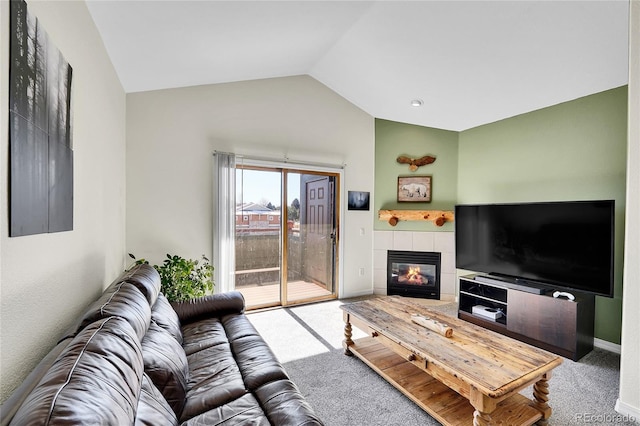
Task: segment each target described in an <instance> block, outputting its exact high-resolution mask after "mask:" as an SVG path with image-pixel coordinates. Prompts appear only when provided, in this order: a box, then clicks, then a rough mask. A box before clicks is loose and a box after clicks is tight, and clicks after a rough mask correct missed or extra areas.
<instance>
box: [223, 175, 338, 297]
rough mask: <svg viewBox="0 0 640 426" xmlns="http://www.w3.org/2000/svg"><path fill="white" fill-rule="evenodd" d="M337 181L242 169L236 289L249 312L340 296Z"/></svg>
mask: <svg viewBox="0 0 640 426" xmlns="http://www.w3.org/2000/svg"><path fill="white" fill-rule="evenodd" d="M338 179H339V175H337V174H334V173H325V172H309V171H302V170H293V169H282V168H258V167H247V166H240V167H238V168H237V172H236V202H237V206H236V234H235V240H236V243H235V257H236V277H235V278H236V279H235V283H236V284H235V286H236V290H238V291H240V292H242V293H243V295H244V297H245V300H246V303H247V307H248V308H249V309H252V308H261V307H268V306H277V305H283V306H286V305H289V304H296V303H302V302H309V301H316V300H324V299H330V298H335V297H336V296H337V292H336V270H337V262H338V251H337V247H338V246H337V238H336V235H337V233H336V230H337V227H338V219H339V218H338V214H337V212H338V208H337V207H338V206H337V203H336V200H337V199H339V198H338V196H337V195H338V194H337V188H338V187H339V185H338Z"/></svg>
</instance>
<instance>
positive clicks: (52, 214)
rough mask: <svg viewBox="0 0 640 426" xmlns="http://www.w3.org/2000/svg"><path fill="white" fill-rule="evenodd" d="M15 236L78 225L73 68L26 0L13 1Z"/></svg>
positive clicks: (11, 82)
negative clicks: (72, 108)
mask: <svg viewBox="0 0 640 426" xmlns="http://www.w3.org/2000/svg"><path fill="white" fill-rule="evenodd" d="M10 3H11V47H10V66H9V127H10V130H9V146H10V152H9V154H10V155H9V161H10V164H9V166H10V176H9V180H10V184H9V198H10V200H9V201H10V212H9V221H10V230H9V235H10V236H12V237H16V236H22V235H32V234H40V233H46V232H61V231H69V230H72V229H73V149H72V141H71V76H72V68H71V66H70V65H69V64H68V63H67V61H66V60H65V58H64V57H63V56H62V54H61V53H60V51H59V50H58V49H57V48H56V47H55V46H54V45H53V43H52V42H51V40H50V39H49V37H48V35H47V33H46V31H45V30H44V29H43V28H42V26H41V25H40V23H39V22H38V19H37V18H36V17H34V16H33V15H31V14H30V13H29V12H28V10H27V4H26V3H25V2H24V1H11V2H10Z"/></svg>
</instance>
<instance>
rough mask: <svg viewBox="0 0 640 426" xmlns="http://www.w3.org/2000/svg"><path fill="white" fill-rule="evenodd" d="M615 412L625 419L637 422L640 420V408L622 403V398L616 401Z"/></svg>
mask: <svg viewBox="0 0 640 426" xmlns="http://www.w3.org/2000/svg"><path fill="white" fill-rule="evenodd" d="M615 410H616V411H617V412H618V413H620V414H622V415H623V416H624V417H628V418H629V420H632V421H636V422H637V421H639V420H640V408H638V407H633V406H631V405H629V404H627V403H624V402H622V401H620V398H618V399H617V400H616V407H615Z"/></svg>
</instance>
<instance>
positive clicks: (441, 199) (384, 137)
mask: <svg viewBox="0 0 640 426" xmlns="http://www.w3.org/2000/svg"><path fill="white" fill-rule="evenodd" d="M375 130H376V152H375V167H376V169H375V193H374V197H373V199H374V202H373V210H374V214H375V216H376V219H375V221H374V229H376V230H383V231H390V230H394V231H450V232H451V231H453V229H454V224H453V223H452V222H449V223H445V224H444V225H443V226H441V227H438V226H435V225H434V224H433V222H431V221H419V222H417V221H400V222H398V224H397V225H396V226H391V225H389V224H388V223H387V222H385V221H382V220H378V219H377V217H378V210H381V209H384V210H390V209H402V210H453V207H454V206H455V204H456V191H457V187H458V132H451V131H448V130H439V129H433V128H429V127H423V126H415V125H411V124H405V123H398V122H395V121H388V120H380V119H376V124H375ZM400 155H406V156H408V157H411V158H419V157H422V156H424V155H431V156H433V157H436V161H435V162H433V163H431V164H427V165H426V166H422V167H420V168H418V170H416V171H415V172H411V171H410V170H409V165H408V164H399V163H398V162H397V161H396V159H397V158H398V157H399V156H400ZM425 175H430V176H431V177H432V182H431V183H432V188H431V190H432V192H431V202H429V203H398V202H397V187H398V177H399V176H425Z"/></svg>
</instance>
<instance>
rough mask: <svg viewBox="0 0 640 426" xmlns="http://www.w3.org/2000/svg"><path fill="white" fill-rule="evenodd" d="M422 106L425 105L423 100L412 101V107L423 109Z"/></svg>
mask: <svg viewBox="0 0 640 426" xmlns="http://www.w3.org/2000/svg"><path fill="white" fill-rule="evenodd" d="M422 104H424V102H423V101H422V99H414V100H412V101H411V106H412V107H421V106H422Z"/></svg>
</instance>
